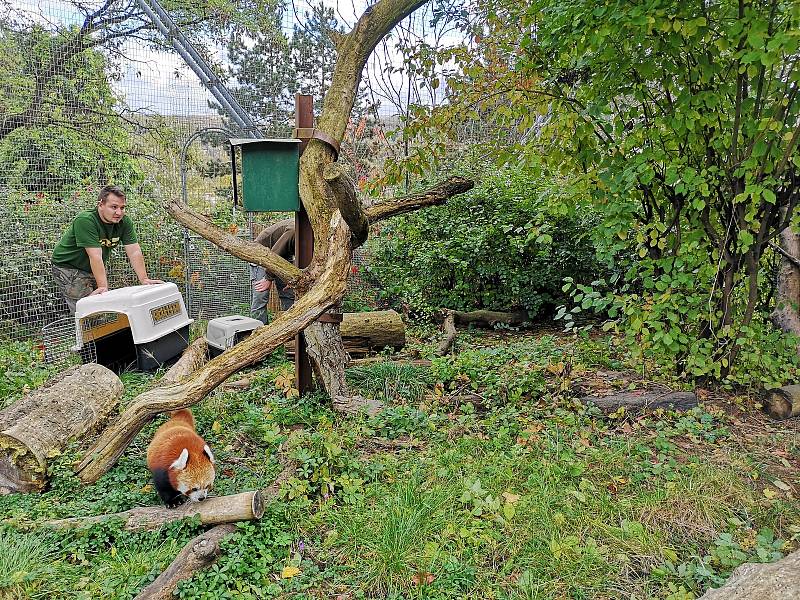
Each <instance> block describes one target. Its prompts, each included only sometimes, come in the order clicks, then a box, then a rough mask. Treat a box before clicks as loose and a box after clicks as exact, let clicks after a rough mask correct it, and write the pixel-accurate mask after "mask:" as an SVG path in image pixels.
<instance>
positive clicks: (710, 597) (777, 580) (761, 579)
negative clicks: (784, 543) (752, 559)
mask: <svg viewBox="0 0 800 600" xmlns="http://www.w3.org/2000/svg"><path fill="white" fill-rule="evenodd" d="M792 598H800V552H792V553H791V554H789V555H788V556H787V557H785V558H782V559H781V560H779V561H778V562H774V563H769V564H753V563H746V564H743V565H740V566H738V567H736V569H734V571H733V573H731V576H730V578H729V579H728V581H726V582H725V585H723V586H722V587H721V588H718V589H712V590H708V591H707V592H706V593H705V594H704V595H702V596H701V597H700V600H790V599H792Z"/></svg>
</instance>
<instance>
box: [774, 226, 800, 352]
mask: <svg viewBox="0 0 800 600" xmlns="http://www.w3.org/2000/svg"><path fill="white" fill-rule="evenodd" d="M780 244H781V245H780V248H779V249H778V252H779V253H780V254H781V268H780V271H778V284H777V286H776V290H775V310H774V311H772V315H771V317H772V323H773V325H775V327H777V328H778V329H780V330H781V331H785V332H786V333H794V334H795V335H800V314H799V313H798V304H800V266H798V260H800V233H794V232H793V231H792V228H791V227H787V228H786V229H784V230H783V231H781V237H780ZM798 351H800V348H798Z"/></svg>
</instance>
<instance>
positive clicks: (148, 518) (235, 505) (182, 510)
mask: <svg viewBox="0 0 800 600" xmlns="http://www.w3.org/2000/svg"><path fill="white" fill-rule="evenodd" d="M264 507H265V505H264V497H263V495H262V493H261V492H260V491H258V490H256V491H254V492H242V493H241V494H233V495H230V496H212V497H211V498H206V499H205V500H203V501H202V502H186V503H185V504H182V505H181V506H179V507H178V508H166V507H164V506H143V507H140V508H132V509H131V510H126V511H125V512H120V513H113V514H108V515H95V516H91V517H73V518H69V519H58V520H55V521H46V522H45V523H44V525H46V526H48V527H53V528H54V529H76V528H79V527H88V526H91V525H94V524H95V523H101V522H103V521H106V520H108V519H112V518H118V519H122V520H123V521H124V522H125V529H127V530H129V531H139V530H145V531H151V530H153V529H158V528H159V527H161V526H162V525H164V524H165V523H170V522H172V521H178V520H180V519H185V518H189V517H195V516H197V517H200V522H201V523H202V524H203V525H219V524H221V523H236V522H237V521H254V520H258V519H260V518H261V517H262V516H263V515H264Z"/></svg>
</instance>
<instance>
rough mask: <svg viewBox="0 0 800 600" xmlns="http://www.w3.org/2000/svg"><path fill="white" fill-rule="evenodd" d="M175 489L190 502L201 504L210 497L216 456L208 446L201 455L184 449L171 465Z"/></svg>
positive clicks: (204, 447)
mask: <svg viewBox="0 0 800 600" xmlns="http://www.w3.org/2000/svg"><path fill="white" fill-rule="evenodd" d="M169 468H170V470H171V471H172V473H173V476H174V482H175V488H176V489H177V490H178V491H179V492H180V493H181V494H183V495H185V496H188V497H189V499H190V500H192V501H194V502H199V501H200V500H204V499H205V498H206V497H208V490H210V489H211V486H213V485H214V455H213V454H212V453H211V448H209V447H208V445H205V446H203V452H202V453H201V454H199V455H196V454H192V455H190V454H189V450H188V449H187V448H184V449H183V450H182V451H181V453H180V456H178V458H177V459H176V460H175V462H173V463H172V464H171V465H170V467H169Z"/></svg>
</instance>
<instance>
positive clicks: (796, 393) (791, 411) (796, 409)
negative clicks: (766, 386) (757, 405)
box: [764, 385, 800, 419]
mask: <svg viewBox="0 0 800 600" xmlns="http://www.w3.org/2000/svg"><path fill="white" fill-rule="evenodd" d="M764 410H765V411H766V412H767V414H768V415H769V416H770V417H772V418H773V419H788V418H789V417H796V416H797V415H800V385H785V386H783V387H779V388H773V389H771V390H767V392H766V397H765V398H764Z"/></svg>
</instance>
